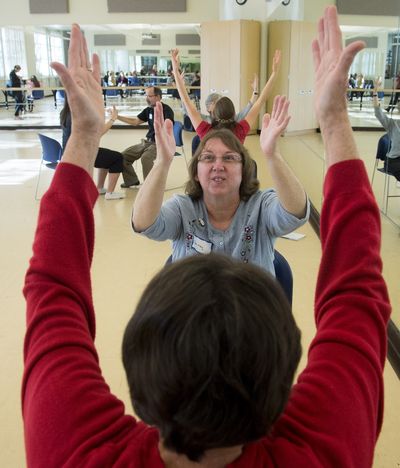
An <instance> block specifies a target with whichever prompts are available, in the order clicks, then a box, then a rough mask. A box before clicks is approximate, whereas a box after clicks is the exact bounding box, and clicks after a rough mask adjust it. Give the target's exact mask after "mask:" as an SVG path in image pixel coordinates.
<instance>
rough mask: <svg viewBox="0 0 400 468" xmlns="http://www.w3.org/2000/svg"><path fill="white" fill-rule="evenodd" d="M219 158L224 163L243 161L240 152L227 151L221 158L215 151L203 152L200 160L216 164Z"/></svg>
mask: <svg viewBox="0 0 400 468" xmlns="http://www.w3.org/2000/svg"><path fill="white" fill-rule="evenodd" d="M217 159H220V160H221V161H222V162H223V163H224V164H232V163H241V162H243V161H242V156H241V155H240V154H238V153H226V154H224V155H222V156H221V157H220V158H217V157H216V156H215V154H213V153H201V154H200V156H199V157H198V161H199V162H202V163H206V164H214V163H215V162H216V161H217Z"/></svg>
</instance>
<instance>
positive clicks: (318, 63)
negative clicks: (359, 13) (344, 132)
mask: <svg viewBox="0 0 400 468" xmlns="http://www.w3.org/2000/svg"><path fill="white" fill-rule="evenodd" d="M364 47H365V43H364V42H361V41H356V42H352V43H351V44H349V45H348V46H347V47H346V48H344V49H343V45H342V33H341V31H340V27H339V22H338V17H337V11H336V7H334V6H329V7H327V8H326V9H325V12H324V16H323V17H322V18H321V19H320V20H319V23H318V39H314V41H313V43H312V52H313V59H314V70H315V100H314V106H315V112H316V114H317V118H318V120H319V122H320V124H324V123H326V124H327V125H330V124H331V120H334V121H335V122H336V121H338V122H339V121H340V120H341V118H342V117H341V116H342V115H347V104H346V91H347V85H348V74H349V69H350V65H351V64H352V62H353V59H354V57H355V55H356V54H357V53H358V52H359V51H360V50H362V49H363V48H364Z"/></svg>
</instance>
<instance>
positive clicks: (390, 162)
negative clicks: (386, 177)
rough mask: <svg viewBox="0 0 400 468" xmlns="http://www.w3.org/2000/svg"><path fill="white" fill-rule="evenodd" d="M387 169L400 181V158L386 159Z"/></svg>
mask: <svg viewBox="0 0 400 468" xmlns="http://www.w3.org/2000/svg"><path fill="white" fill-rule="evenodd" d="M385 169H386V170H387V171H388V173H389V174H392V175H394V176H395V177H396V179H397V180H400V156H399V157H398V158H386V161H385Z"/></svg>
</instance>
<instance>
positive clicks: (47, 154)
mask: <svg viewBox="0 0 400 468" xmlns="http://www.w3.org/2000/svg"><path fill="white" fill-rule="evenodd" d="M38 135H39V139H40V143H41V144H42V159H41V160H40V167H39V176H38V180H37V184H36V191H35V200H39V199H38V197H37V193H38V189H39V182H40V175H41V172H42V165H43V164H44V165H45V166H46V167H48V168H49V169H55V168H56V167H57V165H58V163H59V162H60V160H61V156H62V147H61V145H60V143H59V142H58V141H57V140H54V138H50V137H48V136H46V135H42V134H41V133H38Z"/></svg>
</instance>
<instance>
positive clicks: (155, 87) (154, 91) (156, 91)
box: [149, 86, 162, 99]
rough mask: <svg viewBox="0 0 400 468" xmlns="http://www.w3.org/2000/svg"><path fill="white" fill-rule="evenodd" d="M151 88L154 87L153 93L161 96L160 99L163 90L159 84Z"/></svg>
mask: <svg viewBox="0 0 400 468" xmlns="http://www.w3.org/2000/svg"><path fill="white" fill-rule="evenodd" d="M149 89H153V94H155V95H156V96H160V99H161V98H162V90H161V88H159V87H158V86H149Z"/></svg>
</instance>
